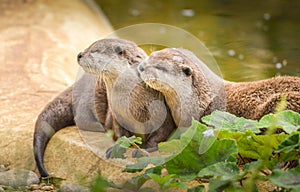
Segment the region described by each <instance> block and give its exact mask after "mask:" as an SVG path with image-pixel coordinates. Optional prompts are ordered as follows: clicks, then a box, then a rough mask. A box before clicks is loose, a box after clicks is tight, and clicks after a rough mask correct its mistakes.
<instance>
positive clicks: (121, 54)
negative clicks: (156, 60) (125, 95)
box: [77, 39, 147, 79]
mask: <svg viewBox="0 0 300 192" xmlns="http://www.w3.org/2000/svg"><path fill="white" fill-rule="evenodd" d="M146 56H147V55H146V53H145V52H144V51H143V50H142V49H141V48H139V47H138V46H137V45H136V44H135V43H133V42H131V41H127V40H123V39H102V40H99V41H96V42H95V43H93V44H92V45H91V46H90V47H88V48H87V49H85V50H84V51H83V52H81V53H79V54H78V56H77V60H78V63H79V65H80V66H81V67H83V69H84V70H85V71H86V72H88V73H93V74H97V75H101V76H103V77H104V78H110V79H111V78H114V77H115V78H116V77H118V75H119V74H120V73H121V72H123V71H124V70H125V69H126V68H128V67H130V66H137V65H138V64H139V63H140V62H141V61H143V60H144V59H145V58H146Z"/></svg>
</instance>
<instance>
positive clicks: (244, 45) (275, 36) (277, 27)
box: [98, 0, 300, 81]
mask: <svg viewBox="0 0 300 192" xmlns="http://www.w3.org/2000/svg"><path fill="white" fill-rule="evenodd" d="M98 4H99V5H100V7H101V8H102V10H103V11H104V13H105V14H106V15H107V17H108V19H109V20H110V22H111V24H112V25H113V27H114V28H115V29H119V28H123V27H126V26H130V25H133V24H138V23H149V22H150V23H153V22H154V23H163V24H168V25H172V26H176V27H179V28H182V29H184V30H186V31H188V32H190V33H191V34H193V35H194V36H196V37H197V38H198V39H199V40H201V41H202V42H203V43H205V45H206V47H207V48H208V49H209V50H210V52H211V53H212V54H213V56H214V58H215V59H216V61H217V63H218V65H219V67H220V70H221V73H222V75H223V77H224V78H225V79H227V80H232V81H249V80H258V79H265V78H269V77H272V76H275V75H293V76H300V0H264V1H261V0H251V1H249V0H248V1H245V0H211V1H210V0H200V1H196V0H190V1H189V0H187V1H184V0H166V1H164V0H151V1H150V0H127V1H124V0H123V1H121V0H98ZM192 51H193V50H192Z"/></svg>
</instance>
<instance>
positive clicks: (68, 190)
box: [60, 184, 91, 192]
mask: <svg viewBox="0 0 300 192" xmlns="http://www.w3.org/2000/svg"><path fill="white" fill-rule="evenodd" d="M60 191H61V192H90V191H91V190H90V189H89V188H87V187H84V186H81V185H77V184H63V185H62V186H61V187H60Z"/></svg>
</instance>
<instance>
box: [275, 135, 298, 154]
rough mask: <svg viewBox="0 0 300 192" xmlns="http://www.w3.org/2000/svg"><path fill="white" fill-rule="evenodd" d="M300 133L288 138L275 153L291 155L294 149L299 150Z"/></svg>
mask: <svg viewBox="0 0 300 192" xmlns="http://www.w3.org/2000/svg"><path fill="white" fill-rule="evenodd" d="M299 137H300V133H297V134H293V135H291V136H289V137H288V138H286V139H285V140H284V141H283V142H282V143H280V144H279V146H278V148H277V149H276V150H275V153H280V152H284V153H289V152H291V151H292V150H294V149H296V148H297V149H299V145H300V141H299Z"/></svg>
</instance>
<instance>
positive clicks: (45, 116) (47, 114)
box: [33, 87, 74, 177]
mask: <svg viewBox="0 0 300 192" xmlns="http://www.w3.org/2000/svg"><path fill="white" fill-rule="evenodd" d="M70 125H74V115H73V110H72V87H70V88H68V89H67V90H65V91H64V92H62V93H61V94H60V95H58V96H57V97H56V98H55V99H54V100H53V101H52V102H51V103H49V104H48V105H47V106H46V107H45V109H44V110H43V111H42V112H41V114H40V115H39V116H38V119H37V121H36V124H35V130H34V140H33V151H34V158H35V161H36V165H37V167H38V170H39V172H40V174H41V177H47V176H49V174H48V173H47V171H46V169H45V167H44V160H43V159H44V152H45V149H46V146H47V144H48V142H49V141H50V139H51V137H52V136H53V135H54V134H55V133H56V132H57V131H59V130H60V129H63V128H65V127H67V126H70Z"/></svg>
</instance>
